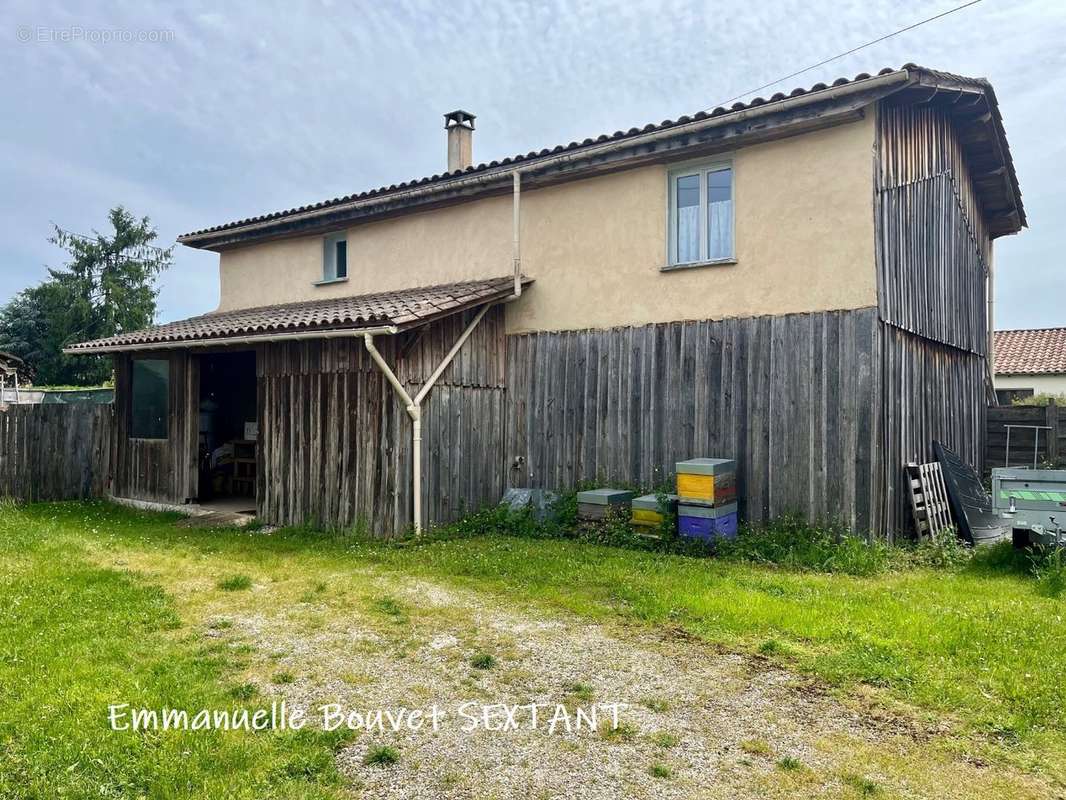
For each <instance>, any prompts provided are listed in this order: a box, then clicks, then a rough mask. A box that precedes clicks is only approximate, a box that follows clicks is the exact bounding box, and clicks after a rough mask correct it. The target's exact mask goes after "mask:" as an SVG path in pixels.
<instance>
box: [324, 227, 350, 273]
mask: <svg viewBox="0 0 1066 800" xmlns="http://www.w3.org/2000/svg"><path fill="white" fill-rule="evenodd" d="M347 277H348V239H347V238H346V237H345V235H344V234H343V233H342V234H338V235H336V236H327V237H326V238H325V240H324V241H323V250H322V280H323V281H340V280H344V279H345V278H347Z"/></svg>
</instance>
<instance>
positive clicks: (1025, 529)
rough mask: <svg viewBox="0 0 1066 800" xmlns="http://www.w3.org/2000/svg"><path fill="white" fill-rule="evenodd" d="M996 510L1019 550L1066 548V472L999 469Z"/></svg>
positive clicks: (994, 492)
mask: <svg viewBox="0 0 1066 800" xmlns="http://www.w3.org/2000/svg"><path fill="white" fill-rule="evenodd" d="M992 506H993V508H995V509H996V512H997V513H998V514H999V515H1000V517H1001V518H1002V519H1004V520H1005V521H1006V523H1007V525H1008V526H1009V528H1010V530H1011V535H1012V538H1013V540H1014V543H1015V545H1016V546H1022V547H1026V546H1030V545H1043V546H1051V545H1058V546H1066V470H1061V469H1024V468H1017V467H997V468H996V469H993V470H992Z"/></svg>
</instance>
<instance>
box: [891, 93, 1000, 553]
mask: <svg viewBox="0 0 1066 800" xmlns="http://www.w3.org/2000/svg"><path fill="white" fill-rule="evenodd" d="M936 100H937V98H936V96H935V95H934V96H933V98H932V101H931V103H930V104H929V105H928V106H916V105H913V104H908V105H898V104H896V103H895V102H894V101H893V100H892V99H888V100H885V101H882V103H881V105H880V106H879V109H878V111H879V114H878V126H877V148H876V160H875V179H876V198H875V206H874V207H875V213H876V226H875V227H876V236H877V248H876V257H877V280H878V349H879V353H878V360H879V363H880V377H879V381H878V385H879V394H880V403H879V407H880V414H879V416H880V418H881V420H882V425H883V428H882V430H881V446H880V447H879V448H878V449H879V451H880V455H879V458H880V462H881V463H880V470H879V473H880V474H879V476H878V481H879V482H881V484H882V485H883V486H884V487H885V488H886V490H885V491H883V492H880V493H879V497H880V504H879V505H880V507H879V508H878V509H876V510H875V514H874V519H875V520H876V521H877V524H876V525H875V526H874V531H875V532H877V533H880V534H883V535H887V536H893V535H896V534H899V533H901V532H903V531H905V530H906V529H907V525H908V520H909V518H910V507H909V499H908V487H907V483H906V480H905V479H904V475H903V464H904V463H905V462H907V461H911V460H918V461H931V460H933V452H932V442H933V440H934V439H936V440H939V441H941V442H943V443H944V444H945V445H947V446H948V447H949V448H951V449H952V450H955V451H956V452H957V453H959V454H960V455H961V456H962V458H963V459H964V460H966V461H967V462H969V463H970V464H973V465H974V467H975V468H977V469H978V470H980V469H981V466H982V465H981V462H982V458H983V453H984V436H985V408H986V403H987V398H988V396H989V393H990V391H991V388H990V387H991V372H990V370H989V364H988V352H989V321H988V299H989V291H990V260H991V253H992V238H991V235H990V232H989V224H988V222H987V220H988V218H989V216H990V215H989V213H988V210H987V209H983V208H982V204H981V201H980V200H979V199H978V196H977V193H976V192H975V186H974V175H973V172H972V171H971V165H970V164H968V163H967V159H966V157H965V156H964V153H963V147H962V138H963V137H966V136H968V137H971V139H974V138H980V137H981V136H982V132H983V130H984V128H983V125H982V124H981V122H980V120H981V119H982V118H983V117H984V116H986V115H987V114H990V113H991V112H990V111H988V110H987V109H986V108H984V107H983V104H977V106H976V107H974V105H969V104H968V103H967V101H965V100H964V99H962V97H961V96H959V95H955V96H951V95H950V94H948V95H947V96H945V97H943V98H942V100H943V102H942V103H941V104H938V103H936ZM952 100H954V102H952ZM960 102H961V103H962V106H961V107H960V106H959V105H958V104H959V103H960ZM988 144H989V146H990V147H991V146H993V145H994V142H993V141H991V140H990V141H989V142H988ZM971 152H972V149H971Z"/></svg>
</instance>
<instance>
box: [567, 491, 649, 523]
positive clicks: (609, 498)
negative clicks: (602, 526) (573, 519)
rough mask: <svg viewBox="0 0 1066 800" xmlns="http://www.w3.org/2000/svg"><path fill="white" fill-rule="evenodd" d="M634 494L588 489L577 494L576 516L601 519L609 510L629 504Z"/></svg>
mask: <svg viewBox="0 0 1066 800" xmlns="http://www.w3.org/2000/svg"><path fill="white" fill-rule="evenodd" d="M634 494H635V493H634V492H627V491H624V490H622V489H590V490H589V491H587V492H578V493H577V515H578V516H579V517H581V518H582V519H603V518H604V517H605V516H607V511H608V509H610V508H612V507H613V508H618V507H621V506H625V505H628V504H629V501H630V500H632V499H633V495H634Z"/></svg>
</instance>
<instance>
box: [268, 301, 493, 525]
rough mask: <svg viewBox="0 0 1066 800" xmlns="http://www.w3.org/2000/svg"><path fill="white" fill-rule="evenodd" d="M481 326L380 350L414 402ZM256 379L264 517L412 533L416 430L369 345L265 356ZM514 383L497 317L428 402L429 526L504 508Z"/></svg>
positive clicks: (402, 340)
mask: <svg viewBox="0 0 1066 800" xmlns="http://www.w3.org/2000/svg"><path fill="white" fill-rule="evenodd" d="M471 317H472V313H468V314H464V315H461V316H456V317H454V318H451V319H447V320H444V321H442V322H439V323H436V324H434V325H431V326H427V327H425V328H422V329H419V330H417V331H413V332H410V333H406V334H402V335H400V336H396V337H389V336H379V337H377V338H376V339H375V344H376V346H377V347H378V349H379V351H380V352H381V354H382V355H383V356H384V358H385V360H386V361H387V362H388V363H389V364H390V365H392V367H393V369H394V370H395V371H396V373H397V375H398V376H399V378H400V380H401V381H403V383H404V385H405V387H406V388H407V390H408V392H409V393H410V394H411V395H412V396H413V395H414V394H415V393H416V392H417V391H418V389H419V388H420V387H421V386H422V384H423V383H424V381H425V379H426V378H428V377H429V375H430V373H431V372H432V371H433V369H435V368H436V366H437V365H438V364H439V363H440V361H441V359H442V358H443V357H444V355H445V353H447V351H448V350H449V349H450V348H451V346H452V344H453V343H454V342H455V341H456V339H458V337H459V335H460V333H461V332H462V330H463V328H464V327H465V325H466V324H467V322H469V320H470V318H471ZM257 371H258V376H259V377H258V383H259V431H260V440H259V441H260V453H259V463H260V469H259V472H258V474H259V480H258V482H257V506H258V510H259V515H260V517H261V518H262V519H264V520H266V521H268V522H271V523H275V524H300V523H310V524H314V525H317V526H320V527H325V528H333V529H350V528H353V527H359V528H364V529H366V530H368V531H370V532H373V533H376V534H384V535H388V534H393V533H397V532H401V531H403V530H405V529H406V528H408V527H409V526H410V525H411V521H412V520H411V511H412V498H411V460H412V452H411V447H412V440H411V435H412V423H411V419H410V417H409V416H408V415H407V412H406V410H405V409H404V406H403V403H402V402H401V401H400V400H399V398H397V396H396V393H395V391H394V390H393V389H392V387H391V386H390V385H389V383H388V381H387V380H386V379H385V377H384V376H383V375H382V373H381V371H380V370H379V369H378V368H377V366H376V365H375V364H374V363H373V361H372V360H371V359H370V357H369V356H368V354H367V352H366V349H365V347H364V344H363V341H362V339H361V338H352V339H335V340H318V341H306V342H294V343H279V344H267V345H262V346H260V348H259V349H258V351H257ZM504 378H505V374H504V347H503V309H502V308H495V309H492V310H490V311H489V313H488V314H487V315H486V316H485V318H484V319H483V320H482V322H481V324H480V325H479V326H478V328H477V329H475V332H474V333H473V335H472V336H471V337H470V339H468V340H467V342H466V344H465V345H464V346H463V348H462V349H461V350H460V351H459V354H458V355H457V356H456V359H455V361H454V362H453V363H452V364H451V366H450V367H449V368H448V369H447V370H446V371H445V372H444V374H443V375H442V376H441V378H440V379H439V380H438V382H437V384H436V385H435V386H434V388H433V390H432V391H431V392H430V394H429V396H428V397H427V398H426V400H425V401H424V402H423V406H422V415H423V416H422V453H423V456H422V466H423V473H422V502H423V519H424V521H425V523H426V524H427V525H432V524H436V523H442V522H448V521H452V520H455V519H457V518H459V517H460V516H462V515H463V514H464V513H465V512H467V511H471V510H475V509H477V508H480V507H482V506H484V505H486V504H490V503H496V502H498V501H499V499H500V496H501V494H502V492H503V482H504V466H503V461H502V458H503V456H502V443H503V429H504V404H505V391H504Z"/></svg>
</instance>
